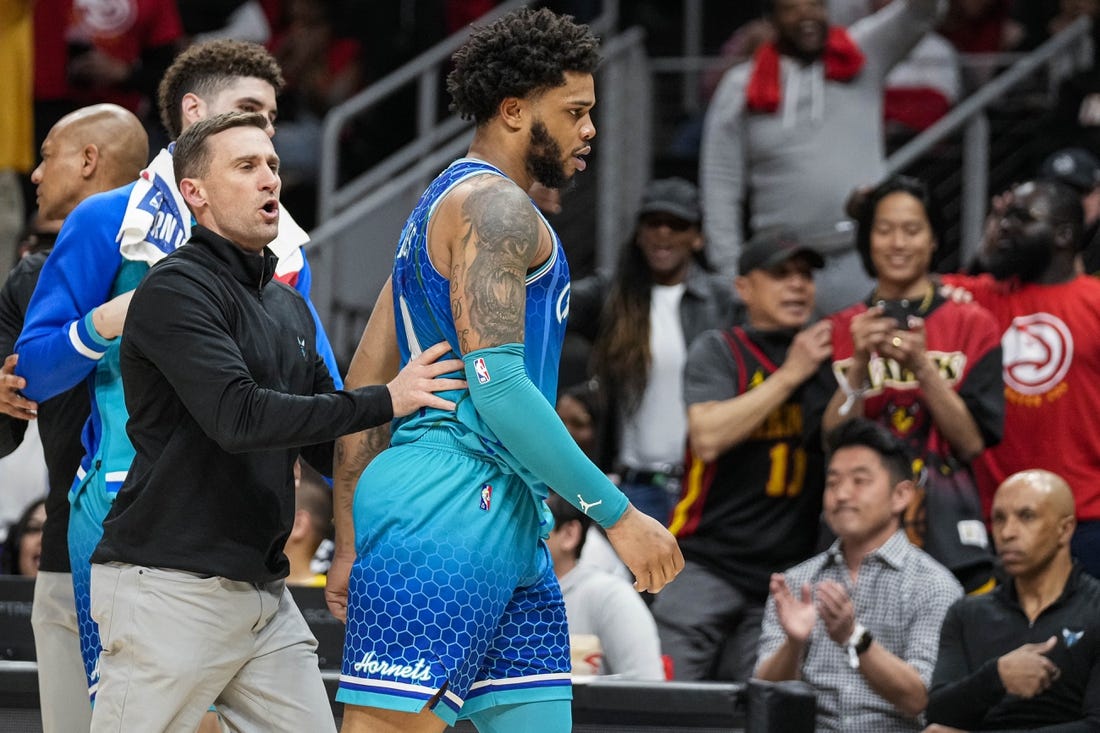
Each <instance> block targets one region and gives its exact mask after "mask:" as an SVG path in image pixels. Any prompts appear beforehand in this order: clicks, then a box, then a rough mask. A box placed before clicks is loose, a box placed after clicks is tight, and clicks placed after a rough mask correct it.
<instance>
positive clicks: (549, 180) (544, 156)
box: [527, 120, 570, 189]
mask: <svg viewBox="0 0 1100 733" xmlns="http://www.w3.org/2000/svg"><path fill="white" fill-rule="evenodd" d="M564 160H565V154H564V153H563V152H562V150H561V146H560V145H558V143H557V142H556V141H555V140H554V138H552V137H550V131H549V130H547V129H546V125H544V124H543V123H542V121H541V120H536V121H535V123H534V124H533V125H531V144H530V146H528V148H527V172H528V173H530V174H531V177H532V178H534V179H535V180H536V181H538V182H539V183H541V184H542V185H544V186H546V187H547V188H557V189H561V188H565V187H566V186H567V185H568V184H569V181H570V179H569V176H567V175H566V174H565V163H564Z"/></svg>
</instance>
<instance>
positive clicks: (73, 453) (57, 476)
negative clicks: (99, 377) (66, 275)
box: [0, 246, 91, 573]
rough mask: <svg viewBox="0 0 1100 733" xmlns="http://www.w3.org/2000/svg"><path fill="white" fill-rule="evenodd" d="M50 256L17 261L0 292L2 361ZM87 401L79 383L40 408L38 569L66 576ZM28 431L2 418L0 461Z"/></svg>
mask: <svg viewBox="0 0 1100 733" xmlns="http://www.w3.org/2000/svg"><path fill="white" fill-rule="evenodd" d="M49 253H50V248H49V247H48V246H47V247H46V248H44V249H41V250H35V251H34V252H32V253H31V254H28V255H27V256H26V257H24V258H23V259H21V260H19V262H18V263H17V264H16V265H15V267H13V268H12V271H11V274H10V275H8V279H7V280H6V281H5V282H4V287H3V288H2V289H0V359H3V358H5V357H6V356H7V355H8V354H10V353H12V352H13V351H15V342H16V341H17V340H18V339H19V333H20V332H21V331H22V330H23V321H24V319H25V318H26V315H27V305H28V304H29V303H30V302H31V295H32V294H33V293H34V288H35V286H36V285H37V284H38V275H39V273H40V272H41V271H42V265H43V263H45V261H46V257H47V256H48V255H49ZM88 399H89V398H88V385H86V384H85V383H84V382H81V383H80V384H78V385H76V386H75V387H73V388H72V389H70V390H68V391H66V392H62V393H61V394H59V395H57V396H56V397H52V398H50V399H48V400H46V401H45V402H42V403H40V404H39V405H38V437H39V438H40V439H41V441H42V452H43V454H44V455H45V457H46V470H47V472H48V474H49V483H50V490H49V493H48V494H47V495H46V524H45V526H44V527H43V528H42V557H41V559H40V560H39V564H38V567H39V569H40V570H45V571H48V572H52V573H67V572H69V540H68V533H69V489H71V488H72V485H73V478H74V477H75V476H76V471H77V469H78V468H80V459H81V458H83V457H84V446H83V445H82V444H81V442H80V431H81V429H82V428H83V427H84V423H85V422H86V421H87V419H88V413H89V412H90V411H91V408H90V407H89V402H88ZM26 431H27V421H26V420H19V419H18V418H14V417H9V416H8V415H0V456H6V455H9V454H10V453H11V452H12V451H14V450H15V449H16V448H18V447H19V445H20V443H22V442H23V435H24V434H25V433H26Z"/></svg>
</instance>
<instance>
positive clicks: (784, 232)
mask: <svg viewBox="0 0 1100 733" xmlns="http://www.w3.org/2000/svg"><path fill="white" fill-rule="evenodd" d="M799 255H801V256H803V257H805V258H806V260H807V261H808V262H809V263H810V266H811V267H813V268H814V269H815V270H820V269H821V268H822V267H824V266H825V258H824V257H822V256H821V253H820V252H818V251H817V250H816V249H814V248H813V247H810V246H808V245H806V244H803V242H802V240H801V239H799V238H798V235H796V234H795V233H794V231H793V230H791V229H788V228H787V227H772V228H769V229H764V230H761V231H760V232H758V233H757V234H756V235H755V236H754V237H753V238H752V239H750V240H749V241H748V242H745V246H744V247H743V248H742V250H741V257H739V258H738V260H737V271H738V272H739V273H740V274H742V275H747V274H749V273H750V272H752V271H753V270H769V269H771V268H773V267H775V266H776V265H780V264H782V263H784V262H786V261H787V260H789V259H792V258H794V257H798V256H799Z"/></svg>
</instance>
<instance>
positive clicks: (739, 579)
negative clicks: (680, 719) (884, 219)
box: [652, 229, 834, 680]
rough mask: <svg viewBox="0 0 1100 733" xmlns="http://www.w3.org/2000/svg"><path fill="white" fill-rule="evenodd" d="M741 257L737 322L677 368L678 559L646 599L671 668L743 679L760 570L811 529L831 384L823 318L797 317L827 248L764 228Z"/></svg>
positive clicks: (752, 651) (762, 581) (756, 623)
mask: <svg viewBox="0 0 1100 733" xmlns="http://www.w3.org/2000/svg"><path fill="white" fill-rule="evenodd" d="M738 265H739V272H740V273H741V274H740V275H739V276H738V277H737V278H736V280H735V281H734V284H735V286H736V288H737V292H738V293H739V295H740V296H741V299H742V300H743V301H744V303H745V307H746V311H747V317H746V323H745V325H743V326H739V327H736V328H733V329H727V330H711V331H707V332H705V333H703V334H702V335H701V336H699V338H697V339H696V340H695V342H694V343H693V344H692V345H691V348H690V350H689V352H688V358H687V364H686V367H685V371H684V396H685V403H686V404H687V406H688V408H687V409H688V451H687V458H686V460H685V463H684V465H685V468H686V469H687V472H686V474H685V476H684V481H683V488H682V492H681V497H680V501H679V503H678V504H677V505H676V508H675V509H674V511H673V514H672V521H671V524H670V526H669V529H670V530H671V531H672V533H673V534H674V535H676V537H677V539H678V540H679V542H680V548H681V550H682V551H683V553H684V557H685V559H686V561H687V564H686V566H685V568H684V570H683V572H682V573H681V574H680V577H679V579H678V581H677V582H676V583H675V584H673V585H670V586H669V587H668V588H666V589H665V590H664V591H662V593H661V594H660V596H658V597H657V599H656V600H655V601H654V604H653V607H652V610H653V614H654V617H655V618H656V620H657V627H658V630H659V632H660V635H661V646H662V650H663V651H664V653H665V654H667V655H669V656H670V657H671V658H672V661H673V673H674V675H675V677H676V678H677V679H723V680H744V679H746V678H747V677H748V676H749V673H750V672H751V671H752V668H753V661H754V658H755V655H756V644H757V639H758V638H759V635H760V621H761V618H762V617H763V612H764V603H765V601H766V600H767V597H768V578H769V576H770V575H771V573H773V572H778V571H780V570H782V569H783V568H786V567H789V566H791V565H793V564H796V563H798V562H800V561H802V560H804V559H806V558H807V557H809V556H810V555H811V554H812V553H813V552H814V550H815V547H816V541H817V534H818V527H819V522H818V517H819V515H820V513H821V492H822V482H823V478H822V476H823V466H824V458H823V453H822V447H821V446H822V441H821V436H820V416H821V414H822V411H823V409H824V406H825V403H826V402H827V401H828V398H829V394H830V393H831V392H832V389H833V385H834V383H833V382H832V377H831V375H830V373H829V357H830V355H831V354H832V341H831V330H830V328H831V326H830V324H828V323H825V322H818V323H814V324H812V325H807V324H809V322H810V319H811V318H812V316H813V314H814V278H813V272H814V270H815V269H819V268H820V267H822V265H823V260H822V257H821V255H820V254H819V253H818V252H816V251H814V250H812V249H810V248H808V247H806V246H805V245H803V244H802V243H801V242H800V241H799V240H798V239H797V237H795V236H794V234H793V233H792V232H790V231H787V230H784V229H772V230H766V231H764V232H761V233H760V234H759V235H757V236H756V237H755V238H754V239H753V240H752V241H751V242H749V243H748V244H747V245H746V246H745V249H744V250H743V252H742V254H741V257H740V260H739V263H738ZM700 599H706V600H705V601H701V600H700Z"/></svg>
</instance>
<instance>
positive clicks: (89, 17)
mask: <svg viewBox="0 0 1100 733" xmlns="http://www.w3.org/2000/svg"><path fill="white" fill-rule="evenodd" d="M72 13H73V15H72V21H71V24H70V27H69V31H68V37H69V38H68V40H69V41H70V43H86V44H88V45H90V46H93V47H95V48H96V49H98V50H99V51H101V52H103V53H104V54H107V55H108V56H111V57H113V58H116V59H118V60H120V61H124V62H125V63H127V64H129V65H130V66H131V67H132V66H133V65H134V63H136V62H137V61H138V60H139V59H141V56H142V53H143V52H144V51H145V50H146V49H150V48H156V47H158V46H167V45H169V44H171V43H174V42H176V41H177V40H178V39H179V38H181V37H182V36H183V23H182V22H181V21H180V15H179V9H178V6H177V5H176V3H175V2H174V1H173V0H74V2H73V5H72ZM77 93H78V94H82V95H84V96H86V97H87V103H89V104H91V103H92V102H104V101H109V102H115V103H116V104H120V105H122V106H123V107H126V108H128V109H130V110H131V111H135V112H137V111H138V107H139V105H140V103H141V101H142V99H141V94H140V93H139V92H136V91H131V90H128V89H110V90H103V89H92V90H87V91H84V92H77ZM81 99H84V97H83V96H82V97H81Z"/></svg>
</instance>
